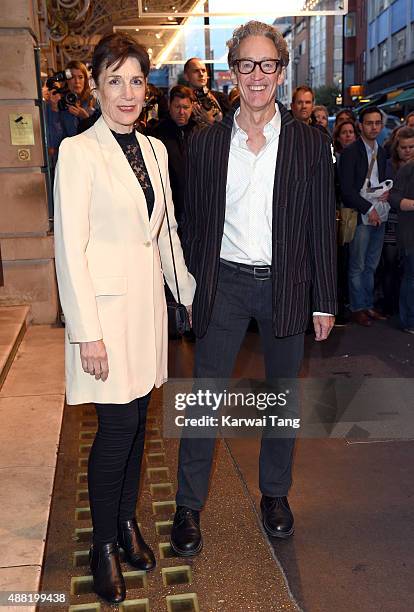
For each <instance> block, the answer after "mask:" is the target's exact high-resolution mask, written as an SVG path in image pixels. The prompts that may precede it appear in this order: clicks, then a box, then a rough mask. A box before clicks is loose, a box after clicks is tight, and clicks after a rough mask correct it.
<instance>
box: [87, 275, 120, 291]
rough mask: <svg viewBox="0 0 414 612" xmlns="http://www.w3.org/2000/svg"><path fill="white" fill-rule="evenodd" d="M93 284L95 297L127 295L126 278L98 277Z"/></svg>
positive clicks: (93, 279) (93, 280)
mask: <svg viewBox="0 0 414 612" xmlns="http://www.w3.org/2000/svg"><path fill="white" fill-rule="evenodd" d="M92 283H93V286H94V289H95V295H125V293H126V292H127V288H128V279H127V277H126V276H98V277H95V278H92Z"/></svg>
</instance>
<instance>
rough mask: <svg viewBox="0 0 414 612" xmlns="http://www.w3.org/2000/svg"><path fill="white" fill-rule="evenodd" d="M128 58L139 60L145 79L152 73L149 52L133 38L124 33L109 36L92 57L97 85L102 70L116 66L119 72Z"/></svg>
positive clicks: (93, 76)
mask: <svg viewBox="0 0 414 612" xmlns="http://www.w3.org/2000/svg"><path fill="white" fill-rule="evenodd" d="M128 57H135V59H137V60H138V62H139V65H140V66H141V70H142V72H143V73H144V76H145V78H146V77H147V76H148V74H149V71H150V58H149V55H148V53H147V51H146V50H145V49H144V47H142V46H141V45H140V44H138V43H137V42H136V41H135V40H134V39H133V38H132V36H129V35H128V34H124V33H122V32H115V33H114V34H108V35H107V36H104V37H103V38H101V40H100V41H99V42H98V44H97V45H96V47H95V49H94V52H93V57H92V78H93V80H94V81H95V83H96V85H97V84H98V82H99V77H100V76H101V72H102V70H106V68H109V66H113V65H115V70H117V69H118V68H119V67H120V66H122V64H123V63H124V62H125V60H126V59H127V58H128Z"/></svg>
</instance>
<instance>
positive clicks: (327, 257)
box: [308, 141, 337, 314]
mask: <svg viewBox="0 0 414 612" xmlns="http://www.w3.org/2000/svg"><path fill="white" fill-rule="evenodd" d="M321 147H322V150H321V156H320V160H319V163H318V164H317V165H316V167H315V174H314V176H313V178H312V185H311V196H310V197H311V214H310V215H309V219H310V223H309V231H308V237H309V244H310V251H311V260H312V269H313V290H312V309H313V311H314V312H322V313H330V314H336V312H337V300H336V206H335V187H334V170H333V163H332V154H331V148H330V145H329V143H327V142H325V141H323V142H322V143H321Z"/></svg>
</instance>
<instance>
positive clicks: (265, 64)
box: [234, 59, 282, 74]
mask: <svg viewBox="0 0 414 612" xmlns="http://www.w3.org/2000/svg"><path fill="white" fill-rule="evenodd" d="M234 63H235V64H237V68H238V71H239V72H240V74H250V73H251V72H253V70H254V69H255V68H256V66H259V68H260V70H261V71H262V72H264V74H274V73H275V72H276V70H277V69H278V68H279V66H281V64H282V62H281V61H280V60H278V59H265V60H261V61H260V62H254V61H253V60H249V59H238V60H235V62H234Z"/></svg>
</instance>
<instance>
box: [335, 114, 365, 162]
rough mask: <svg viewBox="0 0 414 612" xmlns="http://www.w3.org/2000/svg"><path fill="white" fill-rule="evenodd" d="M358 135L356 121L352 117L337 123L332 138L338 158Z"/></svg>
mask: <svg viewBox="0 0 414 612" xmlns="http://www.w3.org/2000/svg"><path fill="white" fill-rule="evenodd" d="M358 136H359V134H358V132H357V127H356V125H355V121H353V120H352V119H345V120H344V121H341V122H340V123H337V124H336V125H335V128H334V131H333V135H332V138H333V145H334V150H335V155H336V158H337V160H338V158H339V156H340V154H341V153H342V151H343V150H344V149H345V148H346V147H348V146H349V145H350V144H352V143H353V142H355V140H356V139H357V138H358Z"/></svg>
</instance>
